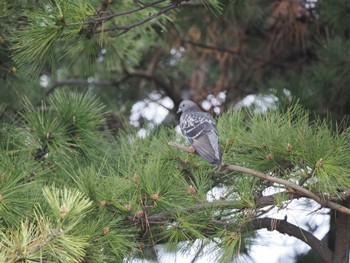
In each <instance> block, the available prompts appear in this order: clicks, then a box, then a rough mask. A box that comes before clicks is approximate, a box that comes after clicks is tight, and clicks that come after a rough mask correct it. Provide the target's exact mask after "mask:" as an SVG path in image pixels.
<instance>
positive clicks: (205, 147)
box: [178, 100, 221, 166]
mask: <svg viewBox="0 0 350 263" xmlns="http://www.w3.org/2000/svg"><path fill="white" fill-rule="evenodd" d="M179 112H182V114H181V117H180V128H181V131H182V133H183V135H184V136H185V137H186V138H187V139H188V140H189V142H190V143H191V144H192V146H193V147H194V148H195V150H196V152H197V153H198V154H199V155H200V156H201V157H203V158H204V159H205V160H207V161H208V162H209V163H211V164H214V165H218V166H219V165H221V149H220V145H219V138H218V131H217V129H216V125H215V121H214V119H213V117H212V116H211V115H210V114H209V113H207V112H203V111H201V110H200V109H199V107H198V106H197V105H196V104H195V103H194V102H193V101H190V100H184V101H182V102H181V103H180V106H179V110H178V113H179Z"/></svg>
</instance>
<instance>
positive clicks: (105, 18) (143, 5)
mask: <svg viewBox="0 0 350 263" xmlns="http://www.w3.org/2000/svg"><path fill="white" fill-rule="evenodd" d="M162 2H165V0H156V1H153V2H150V3H141V2H138V3H140V4H141V6H139V7H137V8H134V9H130V10H125V11H122V12H119V13H113V14H109V15H106V16H102V17H98V18H93V19H91V20H89V21H83V22H76V23H67V24H65V26H76V25H89V24H98V23H99V22H106V21H108V20H111V19H112V18H114V17H118V16H124V15H128V14H132V13H136V12H138V11H141V10H143V9H146V8H148V7H153V6H155V5H157V4H160V3H162Z"/></svg>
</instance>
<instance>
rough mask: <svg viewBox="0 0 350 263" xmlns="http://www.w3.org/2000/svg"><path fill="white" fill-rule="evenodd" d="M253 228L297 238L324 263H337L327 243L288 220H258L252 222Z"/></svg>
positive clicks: (265, 218) (266, 218)
mask: <svg viewBox="0 0 350 263" xmlns="http://www.w3.org/2000/svg"><path fill="white" fill-rule="evenodd" d="M252 226H253V229H254V230H258V229H262V228H266V229H267V230H269V231H273V230H276V231H278V232H280V233H281V234H287V235H290V236H292V237H295V238H297V239H299V240H301V241H303V242H304V243H306V244H307V245H309V246H310V247H311V248H312V249H313V250H314V251H315V252H316V253H318V254H319V255H320V256H321V258H322V259H323V260H324V262H326V263H335V261H332V258H333V252H332V251H331V250H330V249H329V248H328V247H327V246H326V244H325V243H323V242H322V241H321V240H319V239H317V238H316V237H315V236H314V235H313V234H312V233H310V232H308V231H306V230H304V229H302V228H300V227H297V226H295V225H293V224H291V223H289V222H288V221H287V220H280V219H275V218H268V217H264V218H258V219H255V220H254V221H253V222H252ZM337 262H338V263H341V262H340V261H337Z"/></svg>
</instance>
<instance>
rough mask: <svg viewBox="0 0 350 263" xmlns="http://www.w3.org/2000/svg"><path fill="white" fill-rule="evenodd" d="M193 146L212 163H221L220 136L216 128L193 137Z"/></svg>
mask: <svg viewBox="0 0 350 263" xmlns="http://www.w3.org/2000/svg"><path fill="white" fill-rule="evenodd" d="M192 145H193V147H194V148H195V149H196V152H197V153H198V154H199V155H200V156H202V157H203V158H204V159H205V160H207V161H208V162H209V163H211V164H216V165H220V164H221V150H220V145H219V141H218V136H217V134H216V132H215V131H214V130H212V131H211V132H209V133H205V134H203V135H202V136H200V137H198V138H196V139H193V143H192Z"/></svg>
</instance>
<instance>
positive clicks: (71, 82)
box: [45, 75, 130, 95]
mask: <svg viewBox="0 0 350 263" xmlns="http://www.w3.org/2000/svg"><path fill="white" fill-rule="evenodd" d="M129 78H130V76H129V75H127V76H125V77H123V78H122V79H120V80H117V79H110V80H105V81H96V82H95V81H88V80H87V79H66V80H61V81H56V82H55V83H54V84H53V85H52V87H51V88H49V89H48V90H47V91H46V93H45V94H46V95H50V94H51V93H53V92H54V91H55V90H56V89H57V88H59V87H63V86H88V85H94V86H99V87H103V86H117V85H119V84H120V83H123V82H125V81H126V80H127V79H129Z"/></svg>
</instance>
